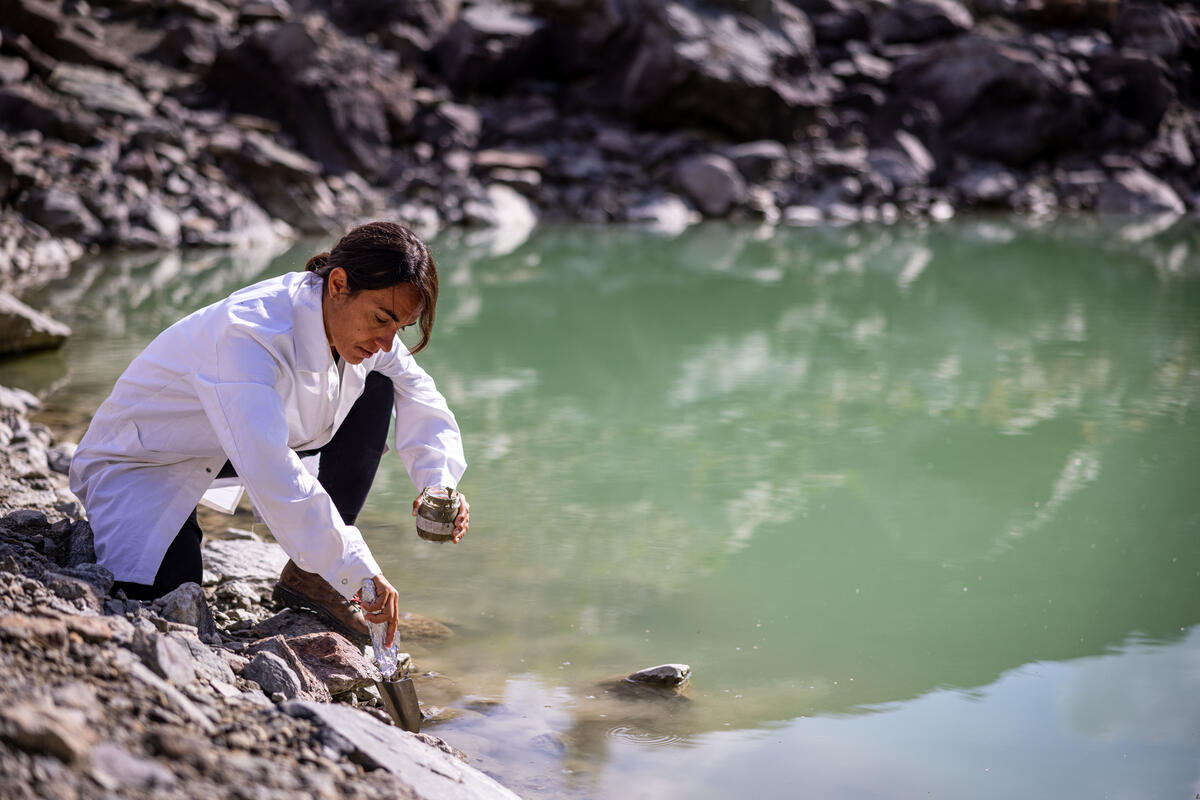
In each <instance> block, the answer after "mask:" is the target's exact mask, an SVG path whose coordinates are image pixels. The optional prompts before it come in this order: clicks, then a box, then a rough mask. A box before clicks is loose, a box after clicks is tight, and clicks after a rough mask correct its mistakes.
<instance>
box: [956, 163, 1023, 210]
mask: <svg viewBox="0 0 1200 800" xmlns="http://www.w3.org/2000/svg"><path fill="white" fill-rule="evenodd" d="M953 186H954V188H955V189H957V190H958V192H959V194H960V195H961V196H962V198H963V200H965V201H967V202H968V203H970V204H971V205H980V206H991V205H1004V204H1006V203H1007V202H1008V198H1009V197H1010V196H1011V195H1012V193H1013V192H1015V191H1016V190H1017V186H1018V183H1017V178H1016V176H1015V175H1013V173H1012V172H1011V171H1010V170H1008V169H1006V168H1005V167H1003V166H1001V165H999V164H976V165H975V166H973V167H971V169H970V170H968V171H967V173H966V174H964V175H960V176H959V177H957V178H955V180H954V183H953Z"/></svg>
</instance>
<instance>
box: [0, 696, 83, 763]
mask: <svg viewBox="0 0 1200 800" xmlns="http://www.w3.org/2000/svg"><path fill="white" fill-rule="evenodd" d="M0 738H3V739H5V740H6V741H9V742H11V743H12V744H14V745H16V746H17V747H19V748H21V749H22V750H27V751H29V752H32V753H49V754H50V755H52V756H54V757H55V758H58V759H60V760H62V761H65V762H67V763H68V764H72V763H78V762H81V761H84V760H85V759H86V758H87V755H88V753H89V752H91V749H92V745H93V744H95V742H96V738H97V736H96V733H95V732H94V731H93V730H92V728H91V727H90V726H89V725H88V722H87V717H86V715H85V714H84V713H83V712H82V711H79V710H78V709H74V708H60V707H58V706H56V705H54V704H52V703H49V702H46V701H44V700H43V701H26V702H22V703H17V704H15V705H11V706H7V707H4V708H0Z"/></svg>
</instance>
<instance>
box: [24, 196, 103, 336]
mask: <svg viewBox="0 0 1200 800" xmlns="http://www.w3.org/2000/svg"><path fill="white" fill-rule="evenodd" d="M21 210H22V211H23V212H24V213H25V214H26V215H27V216H28V217H29V218H30V219H31V220H33V221H34V222H36V223H37V224H38V225H41V226H42V227H43V228H45V229H46V230H48V231H49V232H50V233H52V234H55V235H57V236H67V237H70V238H72V239H78V240H80V241H82V242H85V243H90V242H95V241H98V240H99V239H100V238H101V237H102V235H103V233H104V227H103V226H102V225H101V224H100V221H99V220H98V219H96V217H95V215H94V214H92V212H91V211H90V210H89V209H88V207H87V206H86V205H84V203H83V201H82V200H81V199H80V197H79V195H78V194H77V193H75V192H71V191H68V190H66V189H63V188H59V187H57V186H53V187H50V188H47V189H35V190H33V191H31V192H29V193H28V194H27V195H26V196H25V198H24V200H23V201H22V205H21ZM68 332H69V331H68Z"/></svg>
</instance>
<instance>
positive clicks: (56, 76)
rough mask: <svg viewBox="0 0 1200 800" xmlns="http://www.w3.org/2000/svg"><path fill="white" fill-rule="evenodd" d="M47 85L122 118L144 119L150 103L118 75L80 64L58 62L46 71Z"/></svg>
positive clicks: (96, 109) (86, 106) (150, 106)
mask: <svg viewBox="0 0 1200 800" xmlns="http://www.w3.org/2000/svg"><path fill="white" fill-rule="evenodd" d="M49 82H50V85H51V86H53V87H54V88H55V89H57V90H58V91H60V92H62V93H63V94H68V95H71V96H73V97H76V98H78V99H79V102H80V103H82V104H83V106H84V107H85V108H89V109H91V110H93V111H108V112H111V113H114V114H120V115H122V116H126V117H137V118H144V117H149V116H150V115H151V114H153V113H154V106H152V105H150V103H148V102H146V98H145V97H144V96H143V95H142V93H141V92H139V91H138V90H137V89H136V88H135V87H134V86H132V85H131V84H130V83H129V82H128V81H126V80H125V79H124V78H123V77H122V76H121V75H120V74H118V73H116V72H111V71H109V70H105V69H99V68H98V67H89V66H84V65H82V64H65V63H64V64H59V65H58V66H56V67H55V68H54V72H52V73H51V74H50V81H49Z"/></svg>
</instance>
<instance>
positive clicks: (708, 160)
mask: <svg viewBox="0 0 1200 800" xmlns="http://www.w3.org/2000/svg"><path fill="white" fill-rule="evenodd" d="M675 181H676V183H678V184H679V187H680V188H681V189H683V191H684V192H685V193H686V194H687V195H688V196H689V197H690V198H691V199H692V202H694V203H695V204H696V206H697V207H698V208H699V209H700V210H701V211H702V212H703V213H704V214H705V216H709V217H723V216H725V215H726V214H728V213H729V210H730V208H732V207H733V205H734V204H735V203H737V202H739V201H740V200H741V199H742V197H743V196H744V195H745V192H746V184H745V181H743V180H742V176H741V174H740V173H739V172H738V171H737V167H735V166H734V165H733V162H732V161H730V160H729V159H728V158H725V157H724V156H720V155H717V154H715V153H709V154H706V155H699V156H692V157H690V158H685V159H683V160H682V161H680V162H679V163H678V164H677V165H676V167H675Z"/></svg>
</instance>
